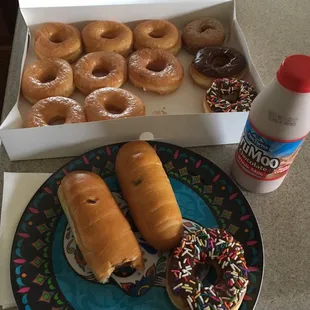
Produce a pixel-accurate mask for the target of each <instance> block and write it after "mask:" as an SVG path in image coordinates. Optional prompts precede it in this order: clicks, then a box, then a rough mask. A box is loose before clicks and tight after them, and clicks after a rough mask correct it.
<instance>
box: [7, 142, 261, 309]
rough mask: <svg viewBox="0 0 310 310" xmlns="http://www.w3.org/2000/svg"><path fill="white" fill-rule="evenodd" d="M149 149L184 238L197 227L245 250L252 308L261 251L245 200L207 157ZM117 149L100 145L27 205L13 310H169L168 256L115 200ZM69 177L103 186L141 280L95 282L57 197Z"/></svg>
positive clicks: (16, 255)
mask: <svg viewBox="0 0 310 310" xmlns="http://www.w3.org/2000/svg"><path fill="white" fill-rule="evenodd" d="M150 144H151V145H152V146H153V147H154V149H155V150H156V152H157V154H158V156H159V157H160V159H161V161H162V163H163V166H164V168H165V170H166V172H167V175H168V176H169V179H170V182H171V185H172V187H173V190H174V192H175V195H176V198H177V201H178V203H179V206H180V208H181V212H182V216H183V225H184V228H185V232H190V231H191V230H194V229H196V228H197V227H200V226H204V227H220V228H224V229H226V230H227V231H229V232H230V233H231V234H232V235H234V237H235V238H236V239H237V240H239V241H240V242H241V244H242V245H243V247H244V250H245V258H246V260H247V264H248V266H249V269H250V273H249V280H250V284H249V287H248V289H247V293H246V296H245V298H244V301H243V303H242V305H241V307H240V309H241V310H250V309H254V306H255V303H256V301H257V298H258V295H259V291H260V287H261V282H262V274H263V266H264V262H263V246H262V239H261V235H260V232H259V228H258V225H257V222H256V219H255V216H254V214H253V212H252V210H251V208H250V206H249V204H248V202H247V201H246V199H245V197H244V196H243V194H242V193H241V191H240V190H239V189H238V187H237V186H236V185H235V184H234V183H233V181H232V180H231V179H230V178H229V177H228V176H227V175H226V174H225V173H224V172H223V171H222V170H221V169H219V168H218V167H217V166H216V165H214V164H213V163H212V162H210V161H209V160H207V159H206V158H204V157H202V156H200V155H198V154H196V153H194V152H192V151H190V150H187V149H183V148H181V147H178V146H175V145H171V144H166V143H162V142H150ZM121 146H122V144H114V145H109V146H104V147H101V148H98V149H95V150H93V151H90V152H88V153H86V154H84V155H82V156H80V157H77V158H75V159H74V160H72V161H71V162H69V163H68V164H66V165H65V166H64V167H62V168H61V169H59V170H58V171H57V172H55V173H54V174H53V175H52V176H51V177H50V178H49V179H48V180H47V181H46V182H45V183H44V184H43V185H42V186H41V187H40V188H39V190H38V191H37V193H36V194H35V195H34V196H33V198H32V199H31V201H30V202H29V204H28V206H27V208H26V210H25V212H24V214H23V216H22V218H21V220H20V223H19V225H18V227H17V230H16V234H15V238H14V242H13V246H12V254H11V266H10V267H11V283H12V289H13V293H14V295H15V299H16V302H17V305H18V307H19V309H25V310H34V309H38V310H39V309H40V310H41V309H51V310H60V309H63V310H69V309H76V310H81V309H88V310H97V309H98V310H99V309H135V310H138V309H139V310H140V309H174V307H173V305H172V304H171V302H170V300H169V297H168V295H167V293H166V290H165V270H166V263H167V258H168V257H169V253H162V252H158V251H156V250H154V249H153V248H152V247H151V246H149V245H148V244H147V243H146V242H145V240H143V238H142V237H141V235H140V234H139V232H138V230H137V229H136V227H135V225H134V223H133V221H132V219H131V216H130V212H129V210H128V208H127V204H126V201H125V200H124V199H123V197H122V194H121V190H120V187H119V184H118V181H117V178H116V175H115V171H114V164H115V158H116V155H117V152H118V150H119V149H120V147H121ZM74 170H86V171H93V172H95V173H97V174H98V175H100V176H101V177H102V178H103V179H104V180H105V182H106V183H107V184H108V186H109V188H110V190H111V191H112V193H113V195H114V197H115V199H116V201H117V202H118V204H119V207H120V208H121V210H122V212H123V214H124V215H125V216H126V217H127V219H128V220H129V222H130V223H131V225H132V228H133V230H134V232H135V235H136V237H137V240H138V242H139V244H140V247H141V249H142V251H143V254H144V259H145V265H146V268H145V271H144V272H143V273H138V272H135V270H132V269H130V268H128V267H127V268H126V267H125V268H121V269H119V270H117V271H116V272H114V274H113V275H112V276H111V279H110V281H109V283H106V284H99V283H97V282H96V280H95V278H94V276H93V274H92V273H91V271H90V270H89V269H88V267H87V265H86V263H85V261H84V259H83V256H82V255H81V252H80V251H79V249H78V247H77V245H76V244H75V240H74V238H73V236H72V232H71V229H70V227H69V226H68V223H67V219H66V217H65V216H64V214H63V211H62V208H61V206H60V204H59V201H58V198H57V189H58V186H59V184H60V182H61V179H62V178H63V177H64V176H65V175H66V174H67V173H69V172H71V171H74ZM209 277H210V279H211V278H212V272H210V276H209Z"/></svg>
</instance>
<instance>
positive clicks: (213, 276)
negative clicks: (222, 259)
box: [197, 265, 220, 286]
mask: <svg viewBox="0 0 310 310" xmlns="http://www.w3.org/2000/svg"><path fill="white" fill-rule="evenodd" d="M197 276H198V277H199V279H200V280H201V282H202V283H203V285H204V286H210V285H215V284H216V283H217V280H218V279H219V278H220V277H219V276H218V274H217V270H216V268H215V267H214V266H213V265H207V266H206V265H203V266H201V267H200V268H199V269H198V271H197Z"/></svg>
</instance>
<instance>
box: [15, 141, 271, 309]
mask: <svg viewBox="0 0 310 310" xmlns="http://www.w3.org/2000/svg"><path fill="white" fill-rule="evenodd" d="M127 142H128V141H126V142H119V143H113V144H106V145H102V146H100V147H98V148H95V149H92V150H90V151H87V152H85V153H83V154H81V155H79V156H76V157H74V158H73V159H71V160H69V161H68V162H67V163H65V164H64V165H62V166H61V167H60V168H58V169H57V170H56V171H54V172H53V173H52V174H51V175H50V176H49V177H48V178H47V179H46V180H45V181H44V182H43V183H42V184H41V185H40V187H39V188H38V189H37V190H36V192H35V194H34V195H33V196H32V197H31V199H30V200H29V202H28V203H27V206H26V208H25V210H24V211H23V213H22V215H21V217H20V219H19V221H18V225H17V227H16V230H15V233H14V238H13V241H12V247H11V255H10V267H9V268H10V280H11V288H12V291H13V295H14V299H15V302H16V305H17V307H18V309H23V303H22V300H21V298H20V297H19V295H18V293H17V283H16V281H15V279H16V277H15V273H14V272H13V270H14V266H13V251H14V249H15V245H16V235H17V233H18V230H19V228H20V225H21V224H22V223H23V218H24V215H25V213H26V211H27V209H28V206H29V204H30V203H31V201H32V200H33V198H34V197H35V196H37V194H38V193H39V192H40V190H41V188H42V187H43V186H44V185H45V184H46V183H48V182H49V181H50V179H52V178H53V177H54V175H55V174H57V173H59V172H60V171H62V170H63V169H64V168H65V167H66V166H68V165H70V163H73V162H74V161H76V160H77V159H79V158H83V156H85V157H86V156H87V155H88V154H90V153H92V152H96V151H98V150H100V149H102V148H103V147H110V148H111V147H113V146H119V147H121V146H122V145H124V144H125V143H127ZM146 142H148V143H149V144H150V145H151V146H152V147H154V145H156V146H160V145H163V146H170V147H173V148H178V149H179V150H183V151H185V152H189V153H191V154H193V155H194V156H195V157H196V158H197V159H199V160H201V161H205V162H207V163H208V164H211V165H212V166H214V167H216V169H217V170H218V171H220V172H221V174H222V175H224V176H225V177H226V178H227V179H228V180H229V181H230V182H231V183H232V184H234V186H235V187H236V189H237V191H238V192H239V194H241V196H242V198H243V199H244V201H245V202H246V203H247V206H248V208H247V209H248V210H249V212H250V214H251V216H252V217H253V219H254V222H255V224H256V225H257V230H258V233H259V234H258V239H257V240H258V243H259V247H260V251H261V266H262V269H261V277H260V280H259V286H258V290H257V295H256V296H255V302H254V304H253V310H254V309H255V308H256V305H257V302H258V299H259V296H260V294H261V289H262V284H263V278H264V271H265V251H264V243H263V238H262V234H261V229H260V226H259V223H258V221H257V218H256V216H255V213H254V211H253V209H252V208H251V206H250V204H249V202H248V201H247V199H246V197H245V196H244V194H243V192H242V191H241V189H240V187H239V186H238V185H237V184H236V183H235V182H234V180H233V179H232V178H231V177H230V176H229V175H228V174H227V173H226V172H225V171H224V170H223V169H222V168H220V167H219V166H218V165H216V164H215V163H214V162H213V161H211V160H210V159H208V158H206V157H204V156H203V155H200V154H198V153H196V152H195V151H193V150H192V149H190V148H185V147H182V146H178V145H175V144H172V143H166V142H161V141H154V140H152V141H146ZM73 171H74V170H73Z"/></svg>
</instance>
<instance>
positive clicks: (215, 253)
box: [167, 228, 249, 310]
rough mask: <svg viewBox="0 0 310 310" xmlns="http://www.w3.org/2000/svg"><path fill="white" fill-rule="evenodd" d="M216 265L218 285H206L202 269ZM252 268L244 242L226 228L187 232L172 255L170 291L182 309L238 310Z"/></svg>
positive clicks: (169, 277) (168, 272)
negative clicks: (248, 262) (247, 261)
mask: <svg viewBox="0 0 310 310" xmlns="http://www.w3.org/2000/svg"><path fill="white" fill-rule="evenodd" d="M207 266H212V267H214V268H215V270H216V272H217V280H216V282H215V284H214V285H209V286H204V284H203V282H202V280H203V279H200V277H199V274H200V273H201V270H203V268H205V267H207ZM247 273H248V268H247V265H246V261H245V258H244V250H243V248H242V246H241V244H240V243H239V242H238V241H236V240H235V239H234V238H233V236H231V235H230V234H229V233H227V232H226V231H225V230H222V229H217V228H212V229H208V228H204V229H200V230H197V231H196V232H194V233H190V234H187V235H186V236H184V238H183V239H182V241H181V243H180V245H179V247H177V248H176V249H175V250H174V252H173V254H172V256H171V259H170V262H169V265H168V268H167V291H168V294H169V297H170V299H171V301H172V303H173V304H174V305H175V306H176V307H177V308H178V309H184V310H185V309H190V310H194V309H195V310H196V309H198V310H200V309H201V310H232V309H233V310H237V309H238V308H239V307H240V305H241V303H242V300H243V297H244V295H245V292H246V289H247V286H248V283H249V281H248V279H247Z"/></svg>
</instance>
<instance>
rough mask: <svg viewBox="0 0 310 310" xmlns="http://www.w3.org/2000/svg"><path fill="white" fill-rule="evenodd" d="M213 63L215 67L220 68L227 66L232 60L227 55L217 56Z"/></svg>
mask: <svg viewBox="0 0 310 310" xmlns="http://www.w3.org/2000/svg"><path fill="white" fill-rule="evenodd" d="M211 62H212V66H213V67H216V68H219V67H223V66H225V65H227V64H228V63H229V62H230V58H229V57H227V56H225V55H221V56H215V57H214V58H213V59H212V61H211Z"/></svg>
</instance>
